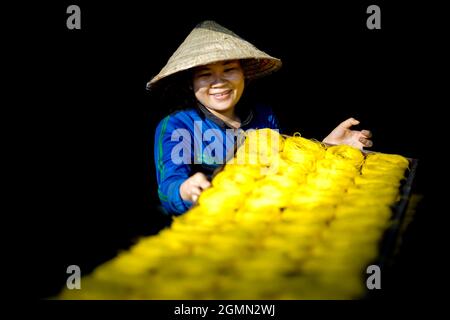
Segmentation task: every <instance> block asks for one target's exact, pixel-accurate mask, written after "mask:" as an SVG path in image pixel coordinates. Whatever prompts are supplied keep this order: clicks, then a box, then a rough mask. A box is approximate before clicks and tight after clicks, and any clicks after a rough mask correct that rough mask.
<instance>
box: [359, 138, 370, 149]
mask: <svg viewBox="0 0 450 320" xmlns="http://www.w3.org/2000/svg"><path fill="white" fill-rule="evenodd" d="M359 142H361V143H362V144H363V146H364V147H367V148H370V147H371V146H373V142H372V141H371V140H369V139H366V138H363V137H361V138H359Z"/></svg>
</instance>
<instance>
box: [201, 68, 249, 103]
mask: <svg viewBox="0 0 450 320" xmlns="http://www.w3.org/2000/svg"><path fill="white" fill-rule="evenodd" d="M193 85H194V93H195V97H196V98H197V100H198V101H200V102H201V103H202V104H203V105H204V106H205V107H207V108H209V109H212V110H214V111H217V112H223V111H228V110H231V109H232V108H234V106H235V105H236V103H237V102H238V101H239V99H240V98H241V96H242V92H243V91H244V71H243V69H242V67H241V64H240V62H239V60H232V61H231V60H230V61H221V62H217V63H211V64H208V65H206V66H201V67H197V68H195V69H194V76H193Z"/></svg>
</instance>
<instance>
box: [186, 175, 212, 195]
mask: <svg viewBox="0 0 450 320" xmlns="http://www.w3.org/2000/svg"><path fill="white" fill-rule="evenodd" d="M210 186H211V182H209V180H208V178H207V177H206V176H205V175H204V174H203V173H201V172H197V173H196V174H194V175H192V176H191V177H189V178H188V179H186V180H185V181H184V182H183V183H182V184H181V185H180V195H181V198H182V199H183V200H187V201H191V202H196V201H197V200H198V197H199V196H200V194H201V193H202V191H203V190H205V189H207V188H209V187H210Z"/></svg>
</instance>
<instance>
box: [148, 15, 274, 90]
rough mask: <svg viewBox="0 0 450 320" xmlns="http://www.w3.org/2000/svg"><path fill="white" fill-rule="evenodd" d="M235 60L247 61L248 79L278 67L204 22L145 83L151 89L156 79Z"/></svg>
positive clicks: (225, 31)
mask: <svg viewBox="0 0 450 320" xmlns="http://www.w3.org/2000/svg"><path fill="white" fill-rule="evenodd" d="M237 59H239V60H241V59H246V60H245V62H244V63H243V67H244V70H245V76H246V78H247V79H249V80H251V79H256V78H259V77H262V76H265V75H267V74H269V73H272V72H274V71H276V70H278V69H279V68H280V67H281V60H280V59H277V58H274V57H271V56H270V55H268V54H267V53H265V52H263V51H261V50H258V49H257V48H256V47H255V46H254V45H252V44H251V43H249V42H247V41H245V40H244V39H242V38H241V37H239V36H238V35H236V34H235V33H233V32H232V31H230V30H228V29H226V28H224V27H222V26H221V25H219V24H218V23H216V22H214V21H204V22H202V23H200V24H198V25H197V26H196V27H195V28H194V29H193V30H192V31H191V33H190V34H189V35H188V36H187V37H186V39H185V40H184V41H183V43H182V44H181V45H180V46H179V47H178V49H177V50H176V51H175V52H174V54H173V55H172V56H171V57H170V59H169V61H167V64H166V65H165V66H164V68H162V70H161V71H160V72H159V73H158V75H156V76H155V77H154V78H153V79H152V80H150V82H148V83H147V87H148V88H151V87H152V86H153V85H154V84H155V83H156V82H158V81H159V80H161V79H163V78H165V77H168V76H170V75H173V74H175V73H177V72H180V71H183V70H187V69H190V68H193V67H197V66H201V65H205V64H209V63H213V62H217V61H222V60H237ZM247 59H248V60H247Z"/></svg>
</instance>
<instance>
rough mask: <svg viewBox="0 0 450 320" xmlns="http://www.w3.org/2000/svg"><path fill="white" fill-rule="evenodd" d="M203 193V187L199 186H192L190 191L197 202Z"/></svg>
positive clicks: (193, 200) (193, 199)
mask: <svg viewBox="0 0 450 320" xmlns="http://www.w3.org/2000/svg"><path fill="white" fill-rule="evenodd" d="M201 193H202V189H200V188H199V187H192V188H191V192H190V194H191V200H192V202H196V201H197V200H198V197H200V194H201Z"/></svg>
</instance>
